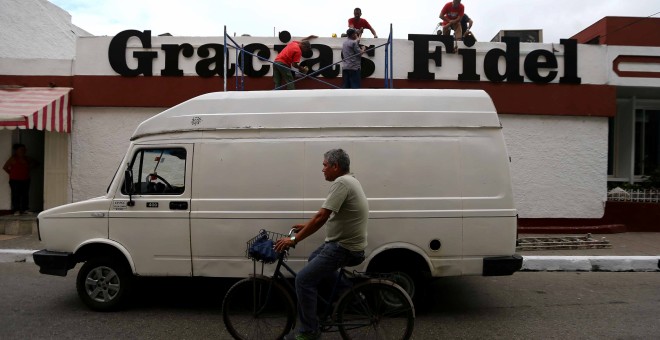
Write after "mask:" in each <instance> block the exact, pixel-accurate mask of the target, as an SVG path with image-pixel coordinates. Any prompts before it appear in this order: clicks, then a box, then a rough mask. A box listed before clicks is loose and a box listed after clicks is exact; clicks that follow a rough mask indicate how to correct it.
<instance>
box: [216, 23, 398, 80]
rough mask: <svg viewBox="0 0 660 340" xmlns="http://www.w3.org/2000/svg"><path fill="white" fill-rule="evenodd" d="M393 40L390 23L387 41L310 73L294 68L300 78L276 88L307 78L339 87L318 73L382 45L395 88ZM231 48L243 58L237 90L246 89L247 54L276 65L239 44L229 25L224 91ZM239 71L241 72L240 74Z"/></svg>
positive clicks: (389, 78)
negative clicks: (232, 36) (245, 64)
mask: <svg viewBox="0 0 660 340" xmlns="http://www.w3.org/2000/svg"><path fill="white" fill-rule="evenodd" d="M228 40H229V41H230V42H231V45H230V44H228V43H227V42H228ZM393 40H394V36H393V35H392V24H390V34H389V36H388V38H387V42H386V43H384V44H381V45H378V46H374V47H371V48H368V49H366V50H365V51H364V52H362V53H358V54H355V55H351V56H347V57H344V59H342V60H340V61H338V62H336V63H333V64H331V65H327V66H325V67H323V68H321V69H318V70H316V71H313V72H310V73H302V72H299V71H297V70H295V69H292V71H293V72H295V74H296V75H297V76H299V78H297V79H294V80H293V81H292V82H289V83H286V84H283V85H281V86H279V87H278V88H276V90H278V89H282V88H285V87H286V86H287V85H288V84H291V83H295V82H298V81H300V80H303V79H306V78H311V79H314V80H316V81H318V82H321V83H323V84H326V85H328V86H330V87H333V88H339V86H337V85H334V84H331V83H329V82H327V81H324V80H322V79H319V78H318V77H316V75H318V74H321V72H323V71H324V70H326V69H328V68H330V67H333V66H335V65H337V64H339V63H341V62H342V61H344V60H346V59H348V58H352V57H354V56H356V55H361V54H363V53H365V54H366V53H367V52H370V51H373V50H375V49H377V48H380V47H385V75H384V79H385V88H393V87H394V63H393V62H392V60H393V58H394V51H393V48H392V46H393ZM229 48H233V49H235V50H236V59H237V60H238V59H239V58H240V60H241V65H237V66H238V70H237V71H236V74H237V76H236V79H235V85H236V90H237V91H244V90H245V80H244V78H245V74H244V60H245V54H248V55H250V56H252V57H256V58H257V59H259V60H261V61H265V62H268V63H271V64H272V65H273V68H274V67H275V62H274V61H272V60H269V59H266V58H263V57H260V56H258V55H256V54H254V53H251V52H248V51H246V50H245V49H244V48H243V45H240V46H239V45H238V43H237V42H236V41H235V40H234V39H232V38H231V37H230V36H228V35H227V26H225V31H224V63H223V64H224V65H223V67H224V72H223V85H224V91H225V92H226V91H227V66H228V64H229ZM239 72H240V75H239Z"/></svg>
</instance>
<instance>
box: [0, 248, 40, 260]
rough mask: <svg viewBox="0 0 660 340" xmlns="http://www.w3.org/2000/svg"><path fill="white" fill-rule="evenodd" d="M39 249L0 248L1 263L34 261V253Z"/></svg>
mask: <svg viewBox="0 0 660 340" xmlns="http://www.w3.org/2000/svg"><path fill="white" fill-rule="evenodd" d="M36 251H37V250H31V249H0V263H9V262H30V263H34V259H33V258H32V253H34V252H36Z"/></svg>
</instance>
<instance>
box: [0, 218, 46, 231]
mask: <svg viewBox="0 0 660 340" xmlns="http://www.w3.org/2000/svg"><path fill="white" fill-rule="evenodd" d="M36 233H37V215H20V216H14V215H8V216H0V234H5V235H29V234H36Z"/></svg>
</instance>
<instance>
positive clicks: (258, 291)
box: [222, 229, 415, 340]
mask: <svg viewBox="0 0 660 340" xmlns="http://www.w3.org/2000/svg"><path fill="white" fill-rule="evenodd" d="M293 231H294V230H293V229H292V230H291V231H290V232H289V235H291V234H292V232H293ZM263 233H266V235H267V237H268V239H270V240H273V241H276V240H277V239H279V238H282V237H286V235H284V234H279V233H275V232H271V231H265V230H262V231H261V232H260V234H259V235H257V237H255V238H252V239H251V240H249V241H248V242H247V248H248V250H247V251H246V256H247V257H248V258H250V259H252V260H253V275H252V276H250V277H248V278H246V279H243V280H241V281H239V282H237V283H236V284H234V285H233V286H232V287H231V288H230V289H229V290H228V291H227V294H226V295H225V298H224V300H223V303H222V317H223V321H224V323H225V327H226V328H227V331H229V334H231V336H232V337H234V339H242V340H250V339H258V340H270V339H282V338H283V337H284V336H285V335H286V334H288V333H289V332H290V331H292V330H293V329H294V327H295V321H296V315H297V313H296V304H295V296H296V294H295V289H294V287H293V285H292V284H291V282H289V279H287V278H286V277H285V276H284V274H283V273H282V271H281V269H282V268H284V269H286V271H287V272H288V273H289V274H291V275H292V276H293V278H295V277H296V272H295V271H294V270H293V269H291V267H289V266H288V265H287V264H286V258H287V254H288V251H284V252H282V253H280V254H279V255H278V256H277V260H276V261H275V263H276V266H275V271H274V273H273V275H272V276H270V277H269V276H264V275H263V270H264V265H265V264H267V263H273V262H270V261H268V260H264V259H261V258H255V256H254V255H253V256H251V255H250V252H249V249H250V247H251V246H252V244H253V243H254V242H255V241H256V240H257V239H258V238H259V237H263ZM257 262H261V274H257ZM388 276H389V274H378V273H357V272H352V273H351V272H349V271H347V270H346V269H344V268H343V267H342V268H341V269H340V271H339V275H338V276H337V279H336V280H335V283H334V285H333V288H332V293H331V294H330V296H329V297H328V298H327V299H326V298H324V297H322V296H319V307H318V308H317V309H318V313H319V320H321V331H322V332H337V331H338V332H339V333H340V335H341V337H342V338H343V339H404V340H405V339H410V337H411V336H412V333H413V327H414V321H415V309H414V306H413V303H412V301H411V299H410V296H408V294H407V293H406V292H405V290H403V288H401V287H400V286H399V285H397V284H396V283H394V282H393V281H391V280H389V279H388ZM344 277H345V278H348V279H349V281H350V282H351V283H352V285H351V287H350V288H348V289H347V290H346V291H345V292H344V293H343V294H341V296H340V297H339V299H338V300H337V302H336V303H333V301H334V300H335V297H336V296H337V294H338V287H339V286H340V283H341V282H342V280H343V278H344ZM321 307H322V308H321Z"/></svg>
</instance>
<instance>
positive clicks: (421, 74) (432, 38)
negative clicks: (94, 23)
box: [108, 30, 581, 84]
mask: <svg viewBox="0 0 660 340" xmlns="http://www.w3.org/2000/svg"><path fill="white" fill-rule="evenodd" d="M135 38H137V39H138V40H139V41H140V44H141V48H138V49H137V50H135V51H133V53H132V54H130V55H129V54H127V51H128V49H129V47H128V42H129V40H130V39H135ZM282 40H286V39H282V38H280V41H282ZM408 40H409V41H412V43H413V69H412V70H411V71H410V72H408V74H407V77H408V79H411V80H433V79H435V74H434V72H432V71H430V70H429V61H433V62H434V63H435V66H436V67H437V68H439V67H441V66H442V56H443V54H442V48H443V47H444V48H445V49H446V50H447V52H448V53H454V52H457V53H458V55H460V56H461V58H462V69H461V73H459V74H457V77H456V79H457V80H459V81H480V80H482V79H481V74H480V73H479V72H477V51H476V50H475V49H473V48H470V47H471V46H467V47H466V48H459V49H458V51H454V42H453V38H452V37H451V36H440V35H425V34H409V35H408ZM502 40H503V42H504V43H505V48H504V49H501V48H493V49H490V50H488V51H487V52H486V54H485V56H484V57H483V74H484V75H485V78H486V79H485V80H488V81H492V82H516V83H521V82H523V81H524V76H527V78H528V79H529V80H530V81H532V82H535V83H549V82H552V81H553V80H555V79H556V78H557V77H558V76H559V83H567V84H579V83H580V82H581V79H580V77H578V74H577V73H578V72H577V71H578V63H577V41H576V40H572V39H561V41H560V44H561V45H563V47H564V52H563V65H562V66H563V67H562V69H563V74H561V75H560V74H559V61H558V58H557V57H556V56H555V54H554V53H553V51H548V50H544V49H537V50H532V51H530V52H529V53H527V55H526V56H525V58H524V59H523V71H524V76H523V75H522V74H520V59H521V58H520V57H521V55H520V41H519V40H518V38H507V37H504V38H502ZM282 42H283V43H286V42H288V41H282ZM432 42H435V46H432V44H431V43H432ZM438 43H439V44H438ZM285 46H286V44H276V45H274V46H273V48H272V50H271V48H269V47H268V46H266V45H265V44H262V43H251V44H247V45H245V46H243V49H244V50H245V51H246V52H249V53H252V54H254V55H257V56H259V57H261V58H263V59H267V60H270V59H271V58H272V59H274V56H275V55H276V54H277V53H276V52H280V51H282V49H284V47H285ZM372 47H373V46H372ZM430 48H433V50H431V49H430ZM131 49H133V48H131ZM312 49H313V50H315V51H317V52H318V54H317V56H316V57H313V58H311V56H309V57H310V58H309V59H305V60H304V61H303V62H302V63H301V64H302V65H304V66H308V67H309V68H310V69H316V70H319V69H323V71H321V72H319V73H318V75H321V76H323V77H325V78H336V77H338V76H339V74H340V73H341V69H340V65H339V64H337V65H332V64H334V63H336V62H337V61H339V60H335V57H334V51H333V48H332V47H330V46H328V45H323V44H312ZM160 50H162V51H163V53H162V54H164V59H165V60H164V67H163V68H162V69H161V70H160V75H161V76H174V77H180V76H183V70H181V68H180V65H179V63H180V60H181V56H183V57H184V58H192V57H194V56H195V55H197V57H199V60H198V61H197V62H196V64H195V72H196V73H197V75H199V76H200V77H213V76H224V67H223V63H224V62H225V60H224V45H222V44H217V43H208V44H203V45H201V46H199V47H197V48H196V49H195V48H194V47H193V46H192V45H191V44H189V43H183V44H161V45H160ZM162 54H161V55H162ZM244 55H245V56H246V57H245V58H243V57H242V56H239V57H238V60H237V61H236V62H234V63H229V65H228V67H227V76H228V77H231V76H233V75H234V74H236V68H237V64H238V65H242V68H243V72H244V73H245V75H246V76H249V77H263V76H265V75H267V74H268V73H269V72H270V69H271V65H269V64H267V63H254V59H255V58H254V57H253V56H251V55H249V54H244ZM367 56H368V57H373V56H374V53H373V52H372V53H369V54H368V55H367ZM368 57H362V58H361V59H362V77H369V76H371V75H372V74H373V73H374V71H375V64H374V61H373V60H372V59H370V58H368ZM129 58H133V59H135V60H134V62H132V63H130V64H131V65H133V67H130V66H129V61H128V59H129ZM158 58H159V53H158V52H157V51H154V49H153V48H152V44H151V31H149V30H145V31H138V30H126V31H122V32H120V33H119V34H117V35H116V36H115V37H113V38H112V40H111V41H110V45H109V47H108V61H109V62H110V66H111V67H112V69H113V70H114V71H115V72H117V73H118V74H120V75H122V76H126V77H135V76H147V77H149V76H153V65H154V61H155V60H156V59H158ZM501 60H503V61H504V69H503V70H501V69H500V66H499V64H500V61H501ZM317 65H318V66H317ZM330 65H332V66H330ZM328 66H330V67H328Z"/></svg>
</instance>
